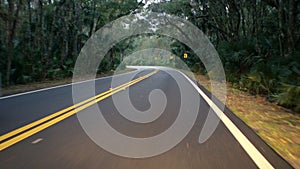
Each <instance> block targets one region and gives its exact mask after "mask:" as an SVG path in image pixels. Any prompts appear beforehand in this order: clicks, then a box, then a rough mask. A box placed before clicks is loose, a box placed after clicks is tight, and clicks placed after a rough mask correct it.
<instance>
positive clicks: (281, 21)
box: [278, 0, 285, 57]
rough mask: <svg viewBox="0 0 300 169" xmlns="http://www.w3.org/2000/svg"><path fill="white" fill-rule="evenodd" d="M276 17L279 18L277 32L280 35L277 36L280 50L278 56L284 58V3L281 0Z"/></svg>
mask: <svg viewBox="0 0 300 169" xmlns="http://www.w3.org/2000/svg"><path fill="white" fill-rule="evenodd" d="M278 17H279V30H280V35H279V49H280V55H281V56H282V57H284V52H285V51H284V46H283V44H284V39H285V34H284V2H283V0H279V9H278Z"/></svg>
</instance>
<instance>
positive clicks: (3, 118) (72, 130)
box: [0, 69, 292, 169]
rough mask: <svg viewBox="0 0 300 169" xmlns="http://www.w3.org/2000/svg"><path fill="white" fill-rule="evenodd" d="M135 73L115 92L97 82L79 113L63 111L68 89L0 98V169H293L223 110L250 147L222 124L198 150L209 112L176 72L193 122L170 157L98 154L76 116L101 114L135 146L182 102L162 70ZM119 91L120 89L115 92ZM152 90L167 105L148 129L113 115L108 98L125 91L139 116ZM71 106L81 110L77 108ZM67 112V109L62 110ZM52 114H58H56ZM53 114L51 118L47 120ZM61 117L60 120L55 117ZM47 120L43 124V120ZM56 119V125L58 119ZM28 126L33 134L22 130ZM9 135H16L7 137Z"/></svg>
mask: <svg viewBox="0 0 300 169" xmlns="http://www.w3.org/2000/svg"><path fill="white" fill-rule="evenodd" d="M138 71H139V73H138V74H137V75H136V76H135V79H137V80H135V81H134V79H133V81H132V82H131V83H127V84H126V82H125V81H124V82H122V80H120V82H119V83H120V84H116V85H115V86H113V88H111V80H112V77H106V78H100V79H97V80H96V81H95V86H96V87H95V93H96V94H100V96H99V97H100V99H99V100H98V102H97V103H91V102H88V101H87V102H86V103H82V105H83V106H84V105H87V104H89V103H91V105H87V106H86V107H85V108H82V110H81V111H79V112H76V111H74V110H75V109H74V107H71V108H69V107H70V106H72V105H73V99H72V85H65V86H61V87H56V88H51V89H46V90H42V91H37V92H30V93H27V94H21V95H17V96H12V97H6V98H1V99H0V125H1V128H0V134H1V138H2V139H1V146H0V149H1V152H0V168H3V169H14V168H31V169H35V168H37V169H39V168H49V169H50V168H51V169H52V168H70V169H76V168H78V169H81V168H97V169H119V168H120V169H127V168H128V169H134V168H137V169H140V168H143V169H148V168H149V169H150V168H151V169H153V168H155V169H160V168H161V169H177V168H178V169H194V168H195V169H199V168H205V169H209V168H230V169H233V168H237V169H240V168H244V169H246V168H285V169H287V168H292V167H291V166H290V165H289V164H288V163H287V162H286V161H285V160H283V159H282V158H281V157H280V156H279V155H278V154H277V153H275V152H274V151H273V150H272V149H271V148H270V147H269V146H268V145H267V144H265V142H264V141H262V140H261V139H260V138H259V137H258V136H257V135H256V134H255V133H254V132H253V131H252V130H251V129H250V128H249V127H248V126H247V125H245V123H244V122H242V121H241V120H240V119H239V118H237V117H236V116H235V115H233V113H232V112H230V110H228V109H225V111H224V115H225V116H226V117H227V118H228V120H229V122H230V123H232V124H231V125H233V126H236V127H237V128H238V130H239V131H238V132H241V133H240V134H242V136H241V138H244V137H245V138H244V139H245V140H246V142H247V141H249V143H248V144H250V145H252V146H254V147H251V146H249V145H247V144H245V142H244V143H242V141H241V140H239V139H238V137H240V136H236V135H235V133H234V132H235V131H232V129H230V128H229V127H228V125H227V124H225V123H226V122H224V121H220V123H219V124H218V126H217V128H216V130H215V131H214V133H213V134H212V136H211V137H210V138H209V139H208V140H207V141H206V142H204V143H201V144H200V143H199V142H198V140H199V133H200V132H201V129H202V127H203V125H204V123H205V120H206V117H207V115H208V112H209V110H210V106H211V105H209V104H208V103H207V101H206V100H205V99H204V98H203V96H202V95H200V94H199V91H197V90H196V88H195V86H193V85H192V84H191V83H190V82H189V81H188V80H187V79H185V78H184V77H183V75H182V74H180V73H179V72H177V71H173V73H174V74H175V75H176V76H178V77H180V78H181V80H182V81H184V83H186V86H185V87H186V88H188V89H189V90H190V91H192V92H193V93H195V96H196V97H199V101H200V106H199V108H198V109H199V110H198V116H197V118H196V121H195V124H194V125H193V127H192V129H191V131H190V132H189V133H188V135H187V136H186V137H185V138H184V139H183V140H182V141H181V142H180V143H179V144H178V145H176V146H175V147H174V148H172V149H171V150H169V151H167V152H164V153H162V154H159V155H157V156H154V157H149V158H126V157H122V156H118V155H115V154H112V153H110V152H108V151H106V150H104V149H103V148H101V147H100V146H98V145H97V144H96V143H95V142H93V141H92V140H91V139H90V138H89V137H88V135H87V134H86V133H85V131H84V129H83V128H82V127H81V125H80V123H79V121H78V118H77V116H76V113H86V114H88V113H89V112H91V111H92V110H93V109H92V107H94V108H95V106H96V107H98V108H99V109H100V110H101V112H104V113H103V116H104V117H105V119H106V121H107V122H108V123H109V124H110V125H111V126H112V127H113V128H114V129H115V130H116V131H118V132H120V133H123V134H125V135H127V136H130V137H137V138H147V137H152V136H155V135H157V134H159V133H162V132H163V131H165V130H167V129H168V128H169V127H170V126H171V125H172V123H173V122H174V121H175V120H176V118H177V116H178V110H179V109H180V104H181V103H180V101H181V100H180V96H181V94H180V92H179V87H178V85H177V84H176V81H175V80H174V78H172V76H170V75H169V74H168V73H166V72H164V71H161V70H160V71H154V70H153V69H147V70H138ZM133 73H136V72H131V73H126V74H122V75H119V76H117V77H115V78H120V79H128V77H130V76H132V74H133ZM139 78H140V79H139ZM92 82H93V81H92ZM121 82H122V83H121ZM90 84H91V81H87V82H82V83H79V84H76V85H77V87H78V88H80V87H82V88H84V87H85V85H90ZM122 84H123V86H122ZM124 84H125V85H124ZM120 85H121V87H119V88H118V86H120ZM199 88H200V90H201V91H202V92H204V93H205V94H206V95H208V96H210V93H209V92H207V91H206V90H205V89H204V88H203V87H202V86H200V85H199ZM154 89H160V90H161V91H163V92H164V93H165V96H166V98H167V104H166V108H165V109H164V112H163V113H162V115H160V116H159V117H158V118H157V119H155V120H154V121H153V122H150V123H135V122H132V121H129V120H127V119H126V118H124V117H123V116H122V115H120V114H119V113H116V112H118V110H117V109H116V107H115V105H114V103H113V100H112V97H111V95H113V96H114V97H121V96H122V95H123V96H124V94H128V93H126V92H125V91H126V90H129V95H130V96H129V97H130V99H131V102H132V104H133V105H134V106H135V108H136V109H137V110H139V111H146V110H147V109H149V108H150V106H151V105H150V103H149V100H148V96H149V94H150V92H151V91H152V90H154ZM198 90H199V89H198ZM83 91H84V90H83ZM114 92H115V93H114ZM101 93H102V95H101ZM103 93H104V94H103ZM90 97H93V95H90V96H88V97H87V96H85V95H83V97H82V98H80V99H81V101H83V102H84V101H85V100H87V99H89V98H90ZM92 99H97V98H92ZM78 103H79V104H80V101H79V102H78ZM82 105H79V106H82ZM66 108H69V109H68V110H64V109H66ZM59 112H62V113H61V114H59ZM54 113H58V115H57V116H54V115H53V114H54ZM68 113H70V114H68ZM51 115H52V116H53V117H52V116H51ZM64 115H65V117H62V116H64ZM49 116H51V117H49ZM47 117H49V118H48V119H45V118H47ZM59 117H61V119H58V118H59ZM216 118H217V116H216ZM41 119H44V121H43V120H41ZM28 124H29V125H30V124H31V125H32V126H29V127H27V128H26V125H28ZM24 126H25V129H24ZM22 127H23V129H22ZM18 130H19V131H18ZM12 131H15V133H13V134H10V135H9V133H11V132H12ZM100 135H101V133H100ZM112 141H114V140H112ZM255 153H258V154H255ZM260 155H261V156H260ZM261 161H262V162H261ZM266 163H267V165H265V164H266Z"/></svg>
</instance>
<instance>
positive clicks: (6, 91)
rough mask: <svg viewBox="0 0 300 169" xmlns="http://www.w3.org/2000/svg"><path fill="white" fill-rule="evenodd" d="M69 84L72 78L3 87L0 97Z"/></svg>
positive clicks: (110, 73)
mask: <svg viewBox="0 0 300 169" xmlns="http://www.w3.org/2000/svg"><path fill="white" fill-rule="evenodd" d="M133 70H135V69H128V68H126V69H124V70H120V71H117V72H113V71H110V72H106V73H101V74H97V75H96V77H97V78H100V77H106V76H112V75H113V74H121V73H126V72H130V71H133ZM70 83H72V77H68V78H64V79H55V80H44V81H42V82H33V83H28V84H20V85H12V86H7V87H3V88H2V89H1V92H0V96H8V95H12V94H17V93H23V92H28V91H33V90H38V89H43V88H48V87H54V86H59V85H64V84H70Z"/></svg>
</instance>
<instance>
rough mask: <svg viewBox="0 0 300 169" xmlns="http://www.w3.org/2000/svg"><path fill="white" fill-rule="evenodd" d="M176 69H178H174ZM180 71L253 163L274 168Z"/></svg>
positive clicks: (261, 166)
mask: <svg viewBox="0 0 300 169" xmlns="http://www.w3.org/2000/svg"><path fill="white" fill-rule="evenodd" d="M176 71H178V70H176ZM178 72H179V73H181V74H182V75H183V76H184V77H185V78H186V79H187V80H188V81H189V82H190V83H191V84H192V85H193V87H194V88H195V89H196V90H197V91H198V93H199V94H200V95H201V96H202V97H203V98H204V100H205V101H206V102H207V104H208V105H209V106H210V107H211V108H212V109H213V110H214V112H215V113H216V114H217V116H218V117H219V118H220V119H221V121H222V122H223V123H224V124H225V126H226V127H227V128H228V130H229V131H230V132H231V134H232V135H233V136H234V137H235V139H236V140H237V141H238V142H239V143H240V144H241V146H242V147H243V149H244V150H245V151H246V152H247V154H248V155H249V156H250V157H251V159H252V160H253V161H254V162H255V164H256V165H257V166H258V167H259V168H263V169H265V168H267V169H269V168H270V169H271V168H274V167H273V166H272V165H271V164H270V163H269V161H268V160H267V159H266V158H265V157H264V156H263V155H262V154H261V153H260V152H259V151H258V150H257V149H256V147H255V146H254V145H253V144H252V143H251V142H250V141H249V140H248V138H247V137H246V136H245V135H244V134H243V133H242V132H241V131H240V130H239V129H238V127H237V126H236V125H235V124H234V123H233V122H232V121H231V120H230V119H229V118H228V117H227V116H226V115H225V114H224V113H223V111H222V110H221V109H220V108H219V107H218V106H217V105H215V103H214V102H213V101H212V100H210V99H209V97H207V95H206V94H205V93H204V92H203V91H202V90H201V89H200V88H199V87H198V86H197V85H196V84H195V83H194V82H193V81H191V79H190V78H188V77H187V76H186V75H185V74H184V73H182V72H180V71H178Z"/></svg>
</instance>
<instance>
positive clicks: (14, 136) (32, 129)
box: [0, 70, 158, 151]
mask: <svg viewBox="0 0 300 169" xmlns="http://www.w3.org/2000/svg"><path fill="white" fill-rule="evenodd" d="M157 72H158V70H154V71H153V72H151V73H149V74H147V75H144V76H141V77H139V78H136V79H134V80H132V81H130V82H127V83H124V84H122V85H120V86H118V87H115V88H110V89H109V90H107V91H105V92H103V93H100V94H98V95H97V96H94V97H91V98H89V99H87V100H84V101H82V102H80V103H77V104H74V105H72V106H70V107H68V108H65V109H63V110H60V111H58V112H56V113H53V114H51V115H49V116H46V117H44V118H42V119H39V120H37V121H35V122H32V123H30V124H27V125H25V126H23V127H20V128H18V129H15V130H13V131H11V132H8V133H6V134H4V135H2V136H0V142H1V144H0V151H2V150H4V149H6V148H8V147H10V146H12V145H14V144H16V143H18V142H20V141H22V140H24V139H26V138H28V137H30V136H32V135H34V134H36V133H38V132H40V131H42V130H44V129H46V128H48V127H50V126H52V125H54V124H56V123H58V122H60V121H62V120H64V119H66V118H68V117H70V116H72V115H74V114H76V113H77V112H79V111H81V110H83V109H85V108H87V107H89V106H91V105H93V104H96V103H98V102H99V101H101V100H103V99H105V98H108V97H110V96H112V95H113V94H115V93H118V92H120V91H122V90H125V89H126V88H128V87H129V86H132V85H134V84H136V83H138V82H140V81H142V80H144V79H146V78H148V77H150V76H152V75H153V74H155V73H157Z"/></svg>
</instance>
